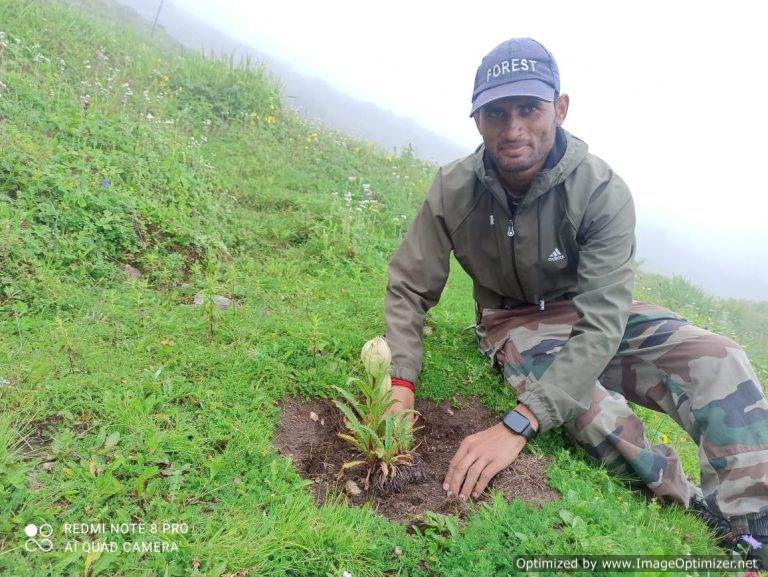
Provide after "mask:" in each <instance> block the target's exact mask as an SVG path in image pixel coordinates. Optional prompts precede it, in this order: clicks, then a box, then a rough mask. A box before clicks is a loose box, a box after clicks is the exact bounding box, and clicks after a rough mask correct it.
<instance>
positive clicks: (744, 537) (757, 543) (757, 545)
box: [739, 533, 763, 550]
mask: <svg viewBox="0 0 768 577" xmlns="http://www.w3.org/2000/svg"><path fill="white" fill-rule="evenodd" d="M739 539H741V540H742V541H746V543H747V544H748V545H749V546H750V547H752V549H754V550H758V549H762V548H763V544H762V543H761V542H760V541H758V540H757V539H755V538H754V537H753V536H752V535H750V534H749V533H746V534H744V535H742V536H741V537H739Z"/></svg>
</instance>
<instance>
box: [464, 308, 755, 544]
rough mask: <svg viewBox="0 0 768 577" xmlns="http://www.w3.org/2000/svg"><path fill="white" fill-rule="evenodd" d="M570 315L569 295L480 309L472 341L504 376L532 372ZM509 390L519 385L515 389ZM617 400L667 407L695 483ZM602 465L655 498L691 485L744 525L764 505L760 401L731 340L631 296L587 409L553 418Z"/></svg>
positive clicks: (670, 497) (685, 497) (517, 379)
mask: <svg viewBox="0 0 768 577" xmlns="http://www.w3.org/2000/svg"><path fill="white" fill-rule="evenodd" d="M577 319H578V315H577V313H576V309H575V308H574V306H573V304H572V302H571V301H569V300H559V301H554V302H552V303H550V304H548V305H547V308H546V310H544V311H539V310H538V307H536V306H535V305H531V306H526V307H522V308H517V309H512V310H505V309H485V310H483V311H482V314H481V315H478V320H479V323H478V324H477V326H476V328H475V332H476V337H477V344H478V347H479V348H480V351H481V352H482V353H483V354H484V355H485V356H486V357H488V358H489V359H490V360H491V361H492V362H493V365H494V368H496V369H498V370H501V371H502V372H503V374H504V378H505V380H506V382H507V383H508V384H510V385H511V386H512V387H514V388H515V389H516V390H517V388H518V387H519V386H520V385H521V384H522V383H523V382H525V381H526V380H530V381H533V382H535V380H536V379H537V378H539V377H541V375H542V374H543V372H544V371H545V370H546V369H547V367H548V366H549V365H550V363H551V362H552V359H553V356H554V353H556V352H557V351H559V350H560V348H561V347H562V346H563V344H564V343H565V342H566V340H567V339H568V336H569V334H570V331H571V326H572V325H573V323H574V322H576V320H577ZM518 393H519V391H518ZM627 400H629V401H632V402H634V403H637V404H640V405H643V406H645V407H648V408H650V409H653V410H655V411H659V412H664V413H666V414H668V415H670V416H671V417H672V418H673V419H674V420H675V421H676V422H677V423H678V424H679V425H680V426H681V427H682V428H683V429H685V431H687V433H688V434H689V435H690V436H691V438H692V439H693V440H694V441H695V442H696V444H697V446H698V447H699V460H700V466H701V489H699V488H698V487H696V486H695V485H693V484H692V483H691V482H690V481H689V480H688V478H687V477H686V475H685V473H684V472H683V468H682V466H681V463H680V460H679V458H678V456H677V454H676V453H675V450H674V449H673V448H672V447H671V446H669V445H667V444H657V445H651V444H650V443H649V442H648V440H647V439H646V436H645V432H644V427H643V422H642V421H641V420H640V419H639V418H638V417H637V416H636V415H635V413H634V412H633V411H632V409H631V408H630V407H629V405H628V404H627ZM563 427H564V428H565V430H566V431H567V432H568V434H569V435H570V436H571V437H572V438H573V439H574V440H575V441H576V442H577V443H578V444H579V445H580V446H582V447H583V448H584V449H585V450H586V451H587V453H588V454H589V455H591V456H592V457H593V458H595V459H597V460H598V461H599V462H602V463H604V464H605V466H606V468H608V469H611V470H613V471H616V472H620V473H623V474H625V475H627V476H629V477H630V478H632V479H635V480H636V482H638V483H640V484H641V486H642V485H645V486H646V487H648V488H649V489H650V490H651V491H652V492H653V493H654V494H655V495H657V496H658V498H659V500H660V501H662V502H677V503H680V504H681V505H682V506H683V507H688V505H689V499H690V498H691V496H692V494H693V493H696V494H697V495H699V496H702V494H703V496H704V498H705V499H706V502H707V504H708V505H709V506H710V508H711V509H712V510H713V511H715V512H718V513H720V514H721V515H723V516H726V517H729V518H730V520H731V522H732V524H733V525H734V528H735V529H737V530H740V531H745V532H749V531H748V527H749V525H752V523H749V521H750V520H752V522H753V523H757V522H758V521H757V519H758V518H761V520H762V519H763V518H765V516H766V514H767V513H768V401H766V398H765V394H764V392H763V390H762V388H761V386H760V383H759V382H758V379H757V376H756V375H755V373H754V370H753V369H752V367H751V365H750V363H749V360H748V358H747V356H746V354H745V352H744V351H743V350H742V349H741V347H739V345H738V344H736V343H735V342H734V341H733V340H731V339H729V338H727V337H724V336H721V335H718V334H715V333H711V332H709V331H707V330H704V329H702V328H699V327H696V326H694V325H692V324H691V323H690V322H688V321H687V320H686V319H684V318H683V317H681V316H679V315H677V314H675V313H673V312H672V311H670V310H668V309H666V308H663V307H660V306H656V305H653V304H648V303H644V302H641V301H633V302H632V309H631V312H630V316H629V319H628V321H627V326H626V330H625V332H624V335H623V337H622V340H621V344H620V346H619V349H618V351H617V352H616V354H615V356H614V357H613V359H612V360H611V361H610V362H609V364H608V365H607V366H606V368H605V370H604V371H603V373H602V374H601V375H600V377H599V379H598V381H596V382H595V388H594V396H593V398H592V404H591V406H590V408H589V410H588V411H587V412H586V413H585V414H583V415H582V416H580V417H579V418H577V419H574V420H573V421H570V422H568V423H565V424H564V425H563Z"/></svg>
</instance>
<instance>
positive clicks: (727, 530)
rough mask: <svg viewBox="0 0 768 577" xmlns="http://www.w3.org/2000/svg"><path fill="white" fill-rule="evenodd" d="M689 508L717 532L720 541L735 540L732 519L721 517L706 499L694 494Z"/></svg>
mask: <svg viewBox="0 0 768 577" xmlns="http://www.w3.org/2000/svg"><path fill="white" fill-rule="evenodd" d="M688 509H689V510H690V511H691V513H693V514H694V515H696V516H697V517H698V518H699V519H701V520H702V521H704V522H705V523H706V524H707V525H708V526H709V528H710V529H711V530H712V532H713V533H714V534H715V537H716V538H717V540H718V543H720V542H721V541H722V540H724V541H725V542H726V543H727V542H731V541H732V540H733V541H734V542H735V539H736V538H737V535H735V533H734V532H733V528H732V527H731V523H730V521H728V519H726V518H725V517H721V516H720V515H718V514H717V513H714V512H713V511H712V510H711V509H710V508H709V505H707V503H706V501H704V499H702V498H700V497H699V496H697V495H694V496H692V497H691V500H690V502H689V504H688Z"/></svg>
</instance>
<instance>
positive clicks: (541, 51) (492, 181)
mask: <svg viewBox="0 0 768 577" xmlns="http://www.w3.org/2000/svg"><path fill="white" fill-rule="evenodd" d="M568 104H569V99H568V95H566V94H561V93H560V80H559V74H558V68H557V64H556V63H555V60H554V58H553V57H552V54H551V53H550V52H549V51H548V50H547V49H546V48H545V47H544V46H542V45H541V44H539V43H538V42H536V41H534V40H531V39H529V38H515V39H511V40H508V41H506V42H503V43H502V44H500V45H498V46H497V47H496V48H494V49H493V50H492V51H491V52H490V53H489V54H488V55H487V56H486V57H485V58H484V59H483V61H482V63H481V64H480V67H479V68H478V70H477V74H476V76H475V85H474V92H473V94H472V110H471V114H470V116H471V117H472V118H474V121H475V124H476V125H477V129H478V131H479V133H480V135H481V136H482V139H483V144H481V145H480V146H479V147H478V148H477V149H476V151H475V152H474V153H473V154H470V155H469V156H467V157H466V158H463V159H459V160H457V161H454V162H452V163H450V164H447V165H445V166H443V167H441V168H440V169H439V170H438V173H437V176H436V177H435V180H434V183H433V184H432V186H431V188H430V189H429V191H428V192H427V195H426V199H425V201H424V203H423V205H422V207H421V210H420V212H419V213H418V215H417V217H416V219H415V220H414V221H413V223H412V224H411V226H410V228H409V230H408V232H407V233H406V235H405V238H404V239H403V242H402V244H401V245H400V247H399V249H398V250H397V252H396V253H395V254H394V255H393V257H392V259H391V261H390V265H389V282H388V285H387V296H386V322H387V335H386V337H387V341H388V343H389V345H390V348H391V349H392V359H393V367H392V378H393V385H396V386H395V388H394V392H395V395H396V397H397V398H398V400H399V403H398V404H397V405H395V407H393V409H392V410H393V411H396V410H400V409H401V408H413V403H414V394H415V384H416V383H417V380H418V377H419V373H420V371H421V357H422V350H423V344H422V335H423V325H424V318H425V315H426V312H427V310H428V309H430V308H431V307H433V306H435V305H436V304H437V303H438V300H439V298H440V295H441V293H442V291H443V288H444V286H445V283H446V280H447V278H448V272H449V257H450V253H451V252H453V254H454V255H455V257H456V259H457V260H458V262H459V263H460V264H461V266H462V267H463V268H464V270H465V271H466V272H467V274H469V276H470V277H471V278H472V279H473V284H474V291H473V292H474V299H475V302H476V305H477V310H476V326H475V333H476V339H477V344H478V347H479V349H480V351H481V353H482V354H484V355H485V356H486V357H487V358H488V359H489V360H490V362H491V363H492V365H493V367H494V368H495V369H497V370H500V371H502V372H503V375H504V378H505V380H506V381H507V383H508V384H509V385H510V386H512V387H513V388H514V389H515V391H516V393H517V399H518V404H517V406H516V407H514V408H513V409H512V410H511V411H510V412H509V413H507V414H506V415H505V416H504V417H503V419H502V420H501V421H500V422H499V423H498V424H497V425H494V426H493V427H491V428H489V429H485V430H481V431H477V432H476V433H475V434H473V435H471V436H469V437H467V438H466V439H464V441H463V442H462V443H461V446H460V447H459V448H458V450H457V452H456V454H455V456H454V457H453V459H452V460H451V463H450V466H449V469H448V471H447V474H446V477H445V482H444V485H443V487H444V488H445V490H446V491H447V493H448V495H449V496H450V495H458V496H459V497H460V498H461V499H467V498H469V497H470V496H472V497H474V498H477V497H478V496H479V495H480V494H481V493H482V492H483V490H484V489H485V487H486V485H487V484H488V482H489V481H490V480H491V479H492V478H493V476H494V475H496V473H498V472H499V471H501V470H502V469H504V468H506V467H507V466H508V465H510V464H511V463H512V462H513V461H514V460H515V458H516V457H517V455H518V454H519V453H520V451H521V450H522V448H523V446H524V445H525V443H526V442H527V441H528V440H530V439H532V438H533V437H534V436H536V435H537V434H539V433H543V432H546V431H548V430H550V429H553V428H555V427H560V426H563V427H564V428H565V430H566V431H567V432H568V434H569V435H570V436H571V437H572V438H573V439H574V440H575V441H576V442H577V443H578V444H579V445H581V446H582V447H584V449H585V450H586V451H587V453H588V454H589V455H591V456H593V457H594V458H595V459H597V460H599V461H600V462H602V463H604V464H605V465H606V466H607V467H608V468H610V469H612V470H615V471H619V472H622V473H625V474H629V475H631V476H632V477H634V478H637V479H639V481H640V482H641V483H642V484H643V485H645V486H647V487H648V489H650V491H652V492H653V493H654V494H655V495H657V496H658V497H659V499H660V500H661V501H663V502H677V503H680V504H681V505H682V506H683V507H685V508H688V509H691V510H692V511H694V512H695V513H698V514H699V515H701V516H702V517H703V518H704V519H705V520H706V521H707V522H708V523H709V524H710V526H712V527H713V528H715V529H716V530H717V531H718V532H719V535H720V536H721V537H722V538H723V541H722V542H723V543H724V544H730V545H734V544H735V543H736V542H737V541H738V540H741V541H742V543H743V544H745V545H746V546H747V547H749V548H750V552H749V555H750V556H753V557H757V558H759V557H760V555H764V554H765V551H766V548H761V547H760V545H761V544H764V543H768V401H766V398H765V394H764V392H763V390H762V387H761V385H760V383H759V382H758V379H757V376H756V375H755V372H754V370H753V368H752V367H751V365H750V363H749V360H748V358H747V355H746V354H745V352H744V351H743V350H742V348H741V347H740V346H739V345H738V344H737V343H735V342H734V341H733V340H731V339H729V338H727V337H724V336H721V335H718V334H714V333H711V332H709V331H707V330H704V329H702V328H699V327H696V326H694V325H692V324H691V323H690V322H688V321H687V320H686V319H684V318H682V317H681V316H679V315H677V314H675V313H673V312H672V311H670V310H668V309H666V308H663V307H660V306H656V305H653V304H650V303H645V302H641V301H637V300H633V299H632V289H633V285H634V278H635V262H634V258H635V245H636V242H635V211H634V204H633V200H632V195H631V193H630V191H629V189H628V188H627V185H626V184H625V183H624V181H623V180H622V179H621V178H620V177H619V176H618V175H617V174H616V173H615V172H614V171H613V170H612V169H611V168H610V167H609V166H608V165H607V164H606V163H605V162H604V161H603V160H601V159H600V158H598V157H596V156H594V155H592V154H590V153H589V152H588V151H587V145H586V144H585V143H584V142H583V141H582V140H580V139H578V138H576V137H575V136H573V135H571V134H570V133H568V132H566V131H565V130H564V129H563V128H561V125H562V124H563V121H564V120H565V117H566V114H567V112H568ZM627 399H629V400H631V401H632V402H635V403H638V404H641V405H643V406H646V407H649V408H651V409H653V410H655V411H659V412H664V413H666V414H668V415H670V416H671V417H672V418H673V419H675V421H676V422H677V423H679V424H680V426H681V427H683V428H684V429H685V430H686V431H687V432H688V434H689V435H690V436H691V438H692V439H693V440H694V441H695V442H696V443H697V445H698V446H699V448H700V455H701V457H702V459H701V488H699V487H696V486H695V485H693V484H692V483H691V482H690V481H689V480H688V478H687V477H686V475H685V473H684V472H683V468H682V466H681V463H680V460H679V458H678V456H677V454H676V453H675V451H674V449H673V448H672V447H671V446H669V445H666V444H659V445H651V444H650V443H649V442H648V440H647V439H646V436H645V432H644V429H643V423H642V421H641V420H640V419H639V418H638V417H637V416H636V415H635V414H634V412H633V411H632V410H631V409H630V407H629V405H628V404H627Z"/></svg>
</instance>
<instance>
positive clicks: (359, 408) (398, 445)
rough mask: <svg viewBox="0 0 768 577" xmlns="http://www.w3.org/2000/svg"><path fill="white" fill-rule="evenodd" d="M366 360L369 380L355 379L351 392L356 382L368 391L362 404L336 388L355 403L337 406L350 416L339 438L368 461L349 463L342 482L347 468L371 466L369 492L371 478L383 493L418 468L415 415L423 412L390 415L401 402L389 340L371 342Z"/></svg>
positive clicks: (367, 481)
mask: <svg viewBox="0 0 768 577" xmlns="http://www.w3.org/2000/svg"><path fill="white" fill-rule="evenodd" d="M360 360H361V361H362V362H363V366H364V367H365V372H366V378H365V379H359V378H357V377H350V378H349V379H348V380H347V388H349V387H350V385H352V384H353V383H355V384H356V385H357V388H358V389H359V391H360V393H362V400H358V399H357V398H356V397H355V396H354V395H353V394H352V393H350V392H349V391H348V390H345V389H343V388H341V387H336V386H334V388H335V389H336V390H337V391H338V392H339V394H340V395H341V396H342V397H344V399H345V400H346V401H347V403H349V404H345V403H343V402H340V401H337V400H334V401H333V402H334V403H335V404H336V406H337V407H338V408H339V410H340V411H341V413H342V415H343V416H344V425H345V426H346V428H347V432H344V433H337V434H338V436H339V437H341V438H342V439H344V440H345V441H347V442H349V443H350V444H351V445H352V446H354V447H355V448H356V449H357V450H358V451H359V452H360V453H361V455H362V457H363V458H362V459H358V460H354V461H349V462H347V463H344V464H343V465H342V467H341V469H340V470H339V473H338V475H337V478H338V479H341V478H342V477H343V476H344V473H345V471H346V470H347V469H351V468H353V467H358V466H362V465H366V466H367V467H368V471H367V473H366V476H365V483H364V488H365V490H366V491H367V490H368V489H369V488H370V480H371V476H373V479H374V486H375V487H376V488H377V489H380V490H398V489H399V488H401V483H398V482H395V478H396V477H398V474H399V475H400V478H398V481H402V480H403V475H402V472H401V470H402V469H403V468H404V467H408V468H410V467H412V466H413V465H414V460H415V453H414V451H415V449H416V448H417V447H414V446H413V442H414V432H415V431H416V430H418V429H421V428H422V427H415V428H414V426H413V423H412V419H411V415H412V414H413V415H416V414H418V412H417V411H415V410H413V409H403V410H401V411H398V412H396V413H395V414H387V411H388V410H389V409H390V408H391V407H392V406H393V405H394V404H395V403H396V402H397V400H396V399H394V398H393V396H392V381H391V378H390V376H389V368H390V365H391V363H392V353H391V351H390V350H389V345H388V344H387V341H386V340H385V339H384V338H383V337H376V338H374V339H371V340H370V341H368V342H367V343H365V345H363V349H362V351H361V353H360ZM406 477H407V476H406ZM410 477H412V475H411V476H410Z"/></svg>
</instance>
